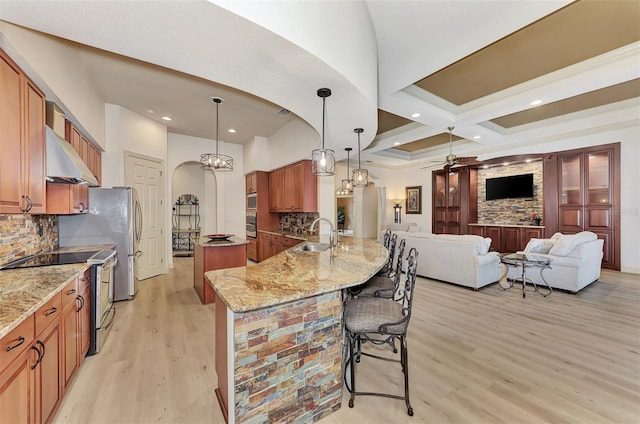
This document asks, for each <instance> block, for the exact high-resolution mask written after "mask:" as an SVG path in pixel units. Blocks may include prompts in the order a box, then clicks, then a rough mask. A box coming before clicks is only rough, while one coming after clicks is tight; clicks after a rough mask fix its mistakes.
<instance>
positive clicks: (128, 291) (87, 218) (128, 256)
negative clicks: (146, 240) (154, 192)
mask: <svg viewBox="0 0 640 424" xmlns="http://www.w3.org/2000/svg"><path fill="white" fill-rule="evenodd" d="M141 235H142V209H141V207H140V201H139V200H138V194H137V192H136V189H135V188H133V187H114V188H99V187H96V188H89V212H88V213H86V214H83V215H67V216H65V215H60V216H59V217H58V240H59V244H60V247H65V246H85V245H95V244H115V246H116V250H117V252H118V253H117V257H118V263H117V265H116V268H115V272H114V287H113V300H114V301H118V300H130V299H133V297H134V296H135V294H136V277H135V260H136V258H137V257H138V256H140V255H141V254H142V252H141V251H140V250H139V249H138V243H139V242H140V236H141Z"/></svg>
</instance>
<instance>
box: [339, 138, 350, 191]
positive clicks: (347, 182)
mask: <svg viewBox="0 0 640 424" xmlns="http://www.w3.org/2000/svg"><path fill="white" fill-rule="evenodd" d="M344 150H345V151H346V152H347V178H346V179H344V180H342V185H341V186H340V187H338V189H337V190H336V194H337V195H340V196H349V195H351V194H353V180H352V179H349V175H350V174H351V172H350V171H349V152H351V150H353V149H352V148H351V147H345V149H344Z"/></svg>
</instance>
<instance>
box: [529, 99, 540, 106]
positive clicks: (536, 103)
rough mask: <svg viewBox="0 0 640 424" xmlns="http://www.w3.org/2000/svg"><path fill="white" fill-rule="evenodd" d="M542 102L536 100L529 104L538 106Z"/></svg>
mask: <svg viewBox="0 0 640 424" xmlns="http://www.w3.org/2000/svg"><path fill="white" fill-rule="evenodd" d="M541 104H542V100H534V101H532V102H531V103H529V105H531V106H538V105H541Z"/></svg>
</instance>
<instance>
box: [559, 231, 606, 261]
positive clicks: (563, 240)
mask: <svg viewBox="0 0 640 424" xmlns="http://www.w3.org/2000/svg"><path fill="white" fill-rule="evenodd" d="M597 238H598V236H596V235H595V233H592V232H591V231H582V232H580V233H578V234H569V235H566V234H565V235H563V236H562V237H560V239H558V241H556V242H555V243H554V244H553V247H552V248H551V250H550V251H549V254H550V255H555V256H567V255H568V254H569V253H571V251H572V250H573V249H575V247H576V246H577V245H579V244H581V243H586V242H588V241H592V240H596V239H597Z"/></svg>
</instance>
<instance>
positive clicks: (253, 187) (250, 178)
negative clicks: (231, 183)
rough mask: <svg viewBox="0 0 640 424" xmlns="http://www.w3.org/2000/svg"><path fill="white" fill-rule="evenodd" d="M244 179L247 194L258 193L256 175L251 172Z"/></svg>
mask: <svg viewBox="0 0 640 424" xmlns="http://www.w3.org/2000/svg"><path fill="white" fill-rule="evenodd" d="M245 179H246V189H247V194H250V193H256V192H257V191H258V174H257V173H255V172H252V173H251V174H247V175H246V177H245Z"/></svg>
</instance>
